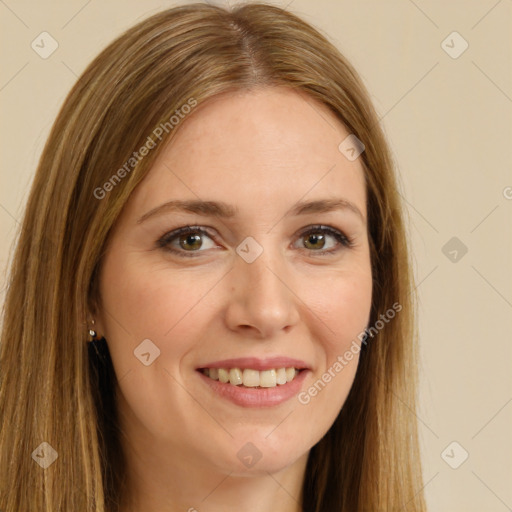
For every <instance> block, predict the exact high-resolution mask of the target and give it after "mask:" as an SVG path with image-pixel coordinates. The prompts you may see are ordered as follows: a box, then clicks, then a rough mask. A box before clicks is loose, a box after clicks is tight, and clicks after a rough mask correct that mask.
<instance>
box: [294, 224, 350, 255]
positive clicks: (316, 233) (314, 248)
mask: <svg viewBox="0 0 512 512" xmlns="http://www.w3.org/2000/svg"><path fill="white" fill-rule="evenodd" d="M300 240H301V242H302V243H301V246H300V247H299V249H305V250H307V251H308V252H309V253H311V254H314V255H315V256H323V255H329V254H333V253H336V252H338V251H339V250H340V249H341V248H343V247H351V246H352V241H351V240H350V239H349V238H348V237H347V236H346V235H344V234H343V233H342V232H341V231H338V230H337V229H334V228H331V227H329V226H312V227H311V228H310V229H308V230H307V231H304V232H303V233H302V234H301V235H300ZM329 240H333V241H332V242H330V241H329ZM315 253H318V254H315Z"/></svg>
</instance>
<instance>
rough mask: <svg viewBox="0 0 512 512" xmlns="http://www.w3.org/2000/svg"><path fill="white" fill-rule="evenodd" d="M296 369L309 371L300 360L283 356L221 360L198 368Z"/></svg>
mask: <svg viewBox="0 0 512 512" xmlns="http://www.w3.org/2000/svg"><path fill="white" fill-rule="evenodd" d="M292 367H293V368H297V369H298V370H304V369H309V366H308V365H307V364H306V363H305V362H304V361H301V360H300V359H293V358H290V357H285V356H277V357H267V358H263V359H260V358H258V357H238V358H235V359H223V360H222V361H215V362H211V363H206V364H204V365H202V366H199V367H198V368H197V369H201V368H250V369H253V370H259V371H263V370H271V369H273V368H292Z"/></svg>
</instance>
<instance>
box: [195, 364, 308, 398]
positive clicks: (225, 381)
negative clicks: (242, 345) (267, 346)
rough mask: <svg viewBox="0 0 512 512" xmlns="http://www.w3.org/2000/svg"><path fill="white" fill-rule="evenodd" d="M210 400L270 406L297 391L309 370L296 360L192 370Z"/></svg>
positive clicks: (208, 365)
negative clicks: (215, 398) (202, 384)
mask: <svg viewBox="0 0 512 512" xmlns="http://www.w3.org/2000/svg"><path fill="white" fill-rule="evenodd" d="M196 371H197V373H198V375H199V376H200V378H201V380H202V381H203V382H204V384H206V385H207V387H208V388H209V390H210V391H209V392H210V393H211V392H213V395H212V398H213V397H219V398H221V399H223V400H228V401H230V402H232V403H234V404H236V405H238V406H242V407H272V406H276V405H279V404H282V403H284V402H286V401H288V400H290V399H291V398H292V397H293V396H295V395H296V394H297V393H299V392H300V390H301V388H302V386H303V383H304V380H305V379H306V376H307V374H308V373H310V368H309V367H308V366H307V365H306V364H305V363H304V362H303V361H299V360H297V359H290V358H288V357H273V358H270V359H258V358H238V359H227V360H224V361H217V362H214V363H213V362H212V363H207V364H205V365H203V366H201V367H199V368H196Z"/></svg>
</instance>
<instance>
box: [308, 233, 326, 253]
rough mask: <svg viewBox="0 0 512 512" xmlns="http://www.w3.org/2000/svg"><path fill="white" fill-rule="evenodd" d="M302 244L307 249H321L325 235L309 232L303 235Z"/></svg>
mask: <svg viewBox="0 0 512 512" xmlns="http://www.w3.org/2000/svg"><path fill="white" fill-rule="evenodd" d="M304 240H305V242H304V245H305V247H306V248H307V249H313V250H317V249H323V248H324V245H325V235H323V234H318V233H309V234H306V235H305V239H304Z"/></svg>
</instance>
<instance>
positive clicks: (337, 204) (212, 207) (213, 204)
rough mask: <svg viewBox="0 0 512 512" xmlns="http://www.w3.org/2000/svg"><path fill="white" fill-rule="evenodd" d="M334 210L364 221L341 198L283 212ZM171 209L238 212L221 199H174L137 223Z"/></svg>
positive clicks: (221, 214)
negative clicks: (348, 213) (352, 214)
mask: <svg viewBox="0 0 512 512" xmlns="http://www.w3.org/2000/svg"><path fill="white" fill-rule="evenodd" d="M336 210H345V211H350V212H352V213H355V214H356V215H357V216H358V217H359V218H360V219H361V220H362V221H363V222H366V220H365V218H364V216H363V214H362V213H361V210H359V208H358V207H357V206H356V205H355V204H354V203H351V202H350V201H347V200H346V199H342V198H334V199H318V200H316V201H301V202H298V203H296V204H295V205H294V206H293V207H292V208H291V209H290V210H288V211H287V212H286V214H285V217H288V216H298V215H307V214H311V213H328V212H332V211H336ZM171 211H184V212H189V213H195V214H197V215H201V216H203V217H220V218H225V219H229V218H233V217H234V216H235V215H237V213H238V212H239V210H238V208H236V207H235V206H232V205H230V204H227V203H224V202H222V201H201V200H174V201H168V202H166V203H164V204H161V205H160V206H157V207H156V208H153V209H152V210H150V211H149V212H147V213H145V214H144V215H143V216H142V217H141V218H140V219H139V220H138V221H137V224H140V223H141V222H144V221H145V220H147V219H149V218H150V217H154V216H155V215H159V214H162V213H166V212H171Z"/></svg>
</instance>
